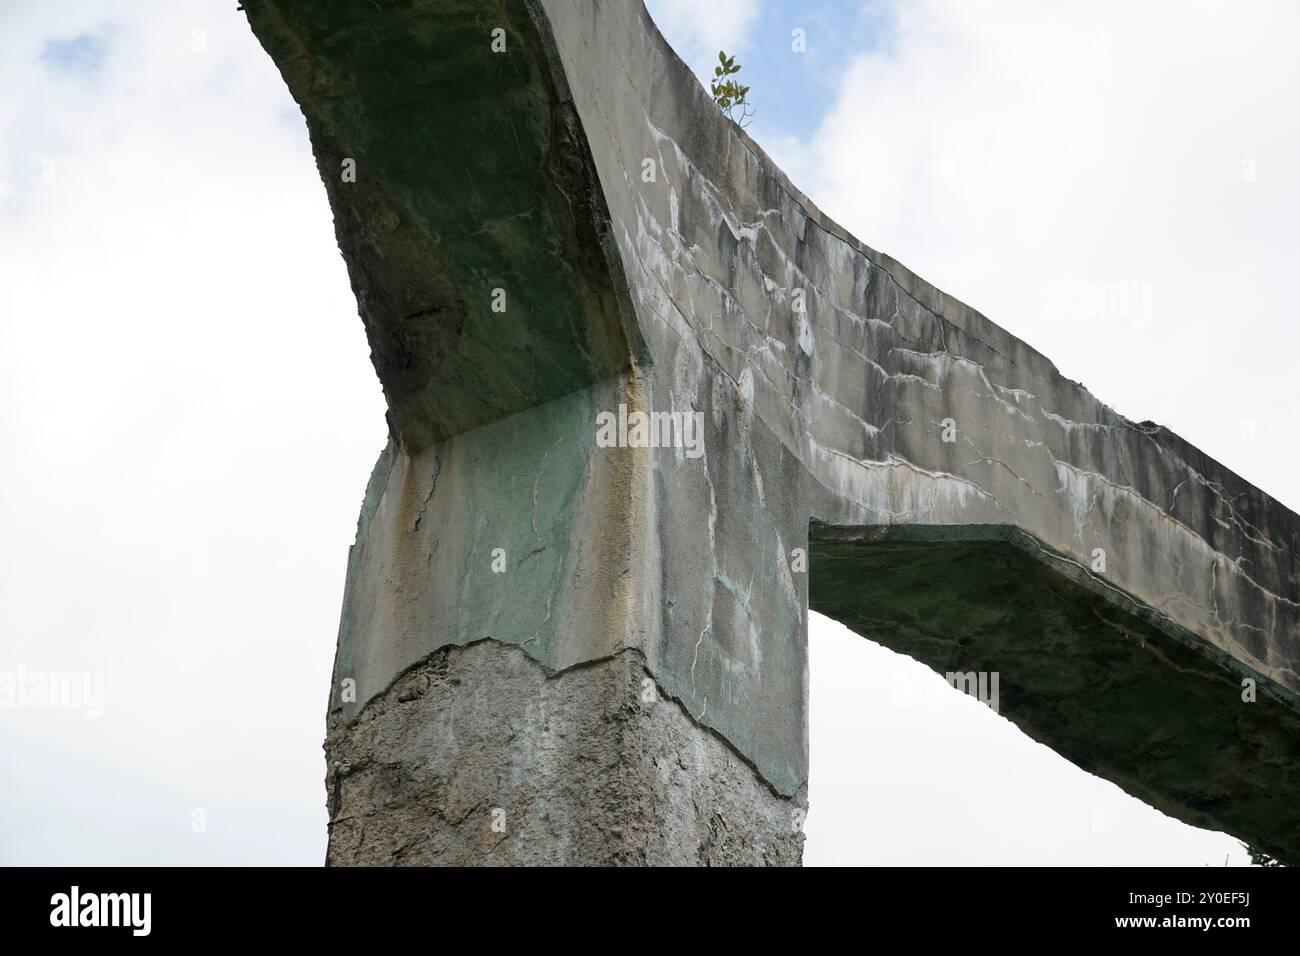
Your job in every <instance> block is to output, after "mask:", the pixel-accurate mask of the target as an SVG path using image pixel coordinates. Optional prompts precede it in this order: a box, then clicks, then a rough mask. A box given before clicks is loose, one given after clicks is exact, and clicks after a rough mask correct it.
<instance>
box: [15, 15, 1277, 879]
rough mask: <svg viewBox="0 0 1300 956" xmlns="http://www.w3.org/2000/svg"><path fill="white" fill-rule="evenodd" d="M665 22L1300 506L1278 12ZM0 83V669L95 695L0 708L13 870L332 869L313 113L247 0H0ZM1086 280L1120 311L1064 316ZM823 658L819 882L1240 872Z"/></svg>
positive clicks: (1170, 422)
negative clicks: (857, 868) (84, 681)
mask: <svg viewBox="0 0 1300 956" xmlns="http://www.w3.org/2000/svg"><path fill="white" fill-rule="evenodd" d="M650 7H651V10H652V12H653V13H654V15H655V16H656V19H657V20H658V22H659V23H660V26H661V28H662V29H663V32H664V33H665V35H666V36H667V37H668V39H669V41H670V42H672V43H673V44H674V45H675V46H676V47H677V48H678V49H679V50H680V51H681V52H682V53H683V55H685V56H686V57H687V58H688V60H689V61H690V62H691V63H692V65H693V66H695V67H696V68H697V70H701V71H705V72H707V71H708V70H709V69H711V67H710V66H709V65H708V64H709V62H710V61H711V60H712V59H713V58H714V57H716V53H717V49H718V48H719V47H725V48H726V49H727V50H728V51H729V52H734V53H736V54H737V55H738V59H739V60H740V62H741V63H742V64H743V65H744V71H743V74H742V79H744V81H745V82H748V83H749V84H750V85H751V87H752V92H751V97H752V98H753V99H754V101H755V103H756V106H757V117H756V120H755V122H754V124H753V125H752V126H751V128H750V132H751V133H752V134H753V135H754V136H755V137H756V138H757V139H758V140H759V142H760V143H762V144H763V145H764V146H765V147H766V148H767V149H768V150H769V152H771V153H772V155H773V156H774V157H775V158H776V159H777V160H778V162H779V163H780V164H781V165H782V166H783V167H784V168H785V169H786V171H787V172H788V173H789V174H790V175H791V177H792V179H793V180H794V182H795V183H796V185H798V186H799V187H800V188H801V189H803V190H804V191H805V192H806V193H808V194H809V195H810V196H811V197H812V199H813V200H814V201H815V202H816V203H817V204H818V205H820V206H821V207H822V208H823V209H824V210H825V211H826V212H827V213H828V214H829V215H830V216H832V217H833V218H835V219H836V220H838V221H839V222H841V223H842V224H843V225H844V226H845V227H846V228H848V229H849V230H850V231H851V232H853V233H854V234H855V235H857V236H858V237H860V238H861V239H862V240H863V241H865V242H867V243H868V244H870V245H872V246H874V247H875V248H878V249H881V250H882V251H885V252H888V253H890V254H891V255H893V256H895V257H896V258H898V259H900V260H901V261H903V262H905V263H906V264H907V265H908V266H910V267H911V268H912V269H913V270H915V271H916V272H917V273H919V274H920V275H922V276H924V277H925V278H927V279H929V280H930V281H932V282H934V283H935V284H937V285H938V286H939V287H940V288H943V289H944V290H945V291H948V292H950V293H952V294H954V295H956V296H957V297H959V298H961V299H963V300H964V301H966V302H968V303H969V304H971V305H972V306H974V307H975V308H977V309H979V310H981V311H982V312H984V313H985V314H986V315H988V316H989V317H990V318H992V319H993V320H994V321H996V322H998V323H999V324H1001V325H1002V326H1004V327H1005V328H1007V329H1009V330H1010V331H1011V332H1013V333H1015V334H1016V335H1019V336H1020V337H1022V338H1024V339H1025V340H1026V341H1028V342H1029V343H1030V344H1032V345H1034V346H1035V347H1037V348H1038V349H1039V350H1040V351H1042V352H1044V353H1045V354H1047V355H1048V356H1050V357H1051V358H1052V359H1053V360H1054V361H1056V363H1057V365H1058V366H1059V367H1060V369H1061V371H1062V372H1063V373H1064V374H1065V375H1067V376H1069V377H1071V378H1074V379H1077V380H1081V381H1083V382H1084V383H1085V384H1086V385H1087V386H1088V387H1089V388H1090V389H1091V390H1092V391H1093V392H1094V393H1095V394H1096V395H1098V396H1099V397H1100V398H1101V399H1102V400H1104V401H1106V402H1107V403H1109V404H1111V405H1112V406H1113V407H1114V408H1116V409H1117V410H1119V411H1120V412H1121V413H1123V414H1125V415H1127V416H1129V417H1130V418H1134V419H1139V420H1141V419H1152V420H1155V421H1157V422H1160V423H1162V424H1165V425H1167V426H1169V427H1170V428H1172V429H1173V430H1175V431H1176V432H1178V433H1179V434H1181V435H1183V436H1184V437H1185V438H1187V439H1188V440H1190V441H1191V442H1192V443H1193V444H1195V445H1198V446H1199V447H1201V448H1202V449H1204V450H1205V451H1206V452H1207V453H1209V454H1210V455H1212V456H1214V457H1215V458H1217V459H1218V460H1220V461H1222V462H1224V463H1225V464H1227V465H1228V466H1229V467H1231V468H1233V469H1234V470H1236V471H1238V472H1239V473H1240V474H1242V475H1244V476H1245V477H1246V478H1247V479H1249V480H1250V481H1252V482H1254V483H1255V484H1258V485H1259V486H1261V487H1262V488H1264V489H1265V490H1266V491H1268V492H1270V493H1271V494H1273V495H1274V496H1276V497H1278V498H1280V499H1281V500H1282V501H1283V502H1285V503H1286V504H1288V505H1290V506H1291V507H1295V506H1296V505H1297V503H1300V484H1297V482H1300V479H1298V478H1297V470H1296V468H1295V457H1294V454H1293V451H1292V448H1293V445H1292V442H1291V437H1292V430H1293V427H1294V423H1295V422H1296V421H1297V416H1298V415H1300V399H1297V395H1296V387H1295V381H1296V360H1295V355H1296V354H1297V346H1300V330H1298V324H1297V322H1296V321H1295V316H1294V304H1293V303H1294V296H1293V294H1291V290H1290V288H1289V286H1290V285H1291V284H1292V277H1293V275H1294V272H1295V268H1296V266H1295V258H1296V254H1297V250H1298V248H1300V244H1298V243H1297V231H1298V230H1297V226H1296V223H1297V222H1298V221H1300V186H1297V184H1296V177H1295V170H1296V169H1297V168H1300V130H1298V129H1297V124H1296V122H1295V118H1296V117H1297V116H1300V76H1297V72H1298V71H1300V66H1298V65H1297V64H1298V63H1300V58H1297V57H1296V56H1295V55H1294V47H1295V44H1296V41H1297V38H1300V6H1297V5H1295V4H1291V3H1287V2H1282V0H1278V2H1276V3H1258V4H1252V3H1241V2H1235V0H1234V2H1232V3H1228V2H1199V3H1188V2H1179V3H1174V2H1172V0H1171V2H1161V3H1156V2H1151V3H1116V4H1106V3H1098V2H1095V0H1089V2H1085V3H1053V4H1051V5H1047V4H1041V3H1032V2H1023V3H1021V2H1001V3H989V4H980V3H973V2H969V0H961V2H952V3H938V2H908V3H906V4H901V3H900V4H898V5H897V6H895V5H894V4H892V3H853V2H849V0H838V2H819V3H811V4H806V5H805V4H795V3H779V2H776V0H765V2H764V0H713V2H710V3H703V4H702V3H699V2H698V0H654V2H652V3H651V4H650ZM796 28H800V29H803V30H804V31H805V34H806V44H807V52H805V53H795V52H793V51H792V50H791V48H790V46H791V31H792V30H794V29H796ZM0 88H2V89H3V90H4V93H3V95H0V407H2V408H3V410H4V411H3V413H2V414H0V449H3V451H2V452H0V454H3V458H0V461H2V462H3V465H4V467H3V469H0V522H2V523H3V528H4V532H5V533H4V535H3V537H0V671H8V672H16V671H18V669H19V668H26V669H28V670H30V671H79V672H80V671H89V672H92V673H96V674H102V677H103V695H102V697H103V699H102V711H103V713H102V716H99V717H87V716H86V715H85V714H83V713H82V712H80V711H75V710H50V709H38V708H21V709H13V708H9V709H4V710H0V741H3V743H0V779H3V780H5V781H6V783H7V784H8V785H7V786H4V787H0V821H3V822H0V862H3V863H65V864H92V863H236V862H246V863H302V864H318V863H320V862H321V861H322V860H323V857H324V841H325V822H326V815H325V792H324V785H323V776H324V762H323V757H322V754H321V750H320V745H321V740H322V736H323V714H324V710H325V703H326V697H327V694H328V685H329V672H330V665H331V661H332V659H333V652H334V642H335V636H336V633H337V617H338V611H339V605H340V600H341V594H342V584H343V574H344V566H345V561H346V556H347V548H348V545H349V544H350V543H351V541H352V538H353V535H354V533H355V527H356V517H357V511H358V508H359V505H360V500H361V494H362V491H363V489H364V486H365V481H366V478H367V476H368V474H369V471H370V467H371V465H372V464H373V461H374V458H375V456H376V455H377V454H378V452H379V450H380V448H381V447H382V445H383V443H384V437H385V427H384V421H383V402H382V397H381V395H380V391H379V387H378V384H377V382H376V380H375V376H374V373H373V371H372V369H371V367H370V364H369V360H368V357H367V356H368V348H367V345H366V341H365V336H364V333H363V330H362V327H361V323H360V321H359V319H358V318H357V317H356V308H355V302H354V300H353V297H352V294H351V291H350V289H349V287H348V281H347V275H346V271H345V269H344V266H343V262H342V260H341V259H340V257H339V254H338V251H337V248H336V246H335V243H334V237H333V229H332V226H331V221H330V214H329V209H328V206H327V204H326V200H325V193H324V190H323V188H322V186H321V185H320V182H319V179H318V177H317V174H316V170H315V167H314V164H313V162H312V160H311V155H310V151H309V148H308V144H307V137H306V130H305V126H304V124H303V121H302V119H301V116H300V114H299V113H298V110H297V107H296V106H295V105H294V104H293V102H292V101H291V99H290V98H289V96H288V94H287V92H286V91H285V89H284V86H283V83H282V81H281V80H280V78H279V76H278V74H277V73H276V71H275V69H274V67H273V66H272V64H271V62H270V60H269V58H267V57H266V55H265V54H264V53H263V52H262V50H261V49H260V47H259V46H258V45H257V43H256V41H255V40H254V39H253V37H252V34H251V33H250V31H249V30H248V27H247V24H246V22H245V21H244V18H243V15H242V14H241V13H239V12H238V11H237V10H236V4H235V3H234V2H233V0H229V2H215V0H210V2H168V3H165V4H164V3H155V4H148V3H143V2H124V0H116V2H114V0H107V2H95V3H92V2H66V3H59V4H49V3H42V2H35V0H33V2H22V0H16V2H15V0H10V2H6V3H4V4H3V5H0ZM1100 283H1125V284H1129V285H1128V286H1127V287H1131V288H1133V289H1135V290H1138V292H1139V293H1140V294H1139V296H1138V298H1136V299H1135V300H1134V302H1135V303H1136V304H1135V306H1134V307H1133V308H1130V309H1127V310H1123V309H1121V310H1119V311H1118V312H1115V311H1112V312H1110V313H1105V312H1103V313H1102V314H1093V315H1084V316H1081V315H1078V314H1069V315H1066V316H1062V314H1061V312H1060V309H1059V307H1058V306H1059V297H1058V298H1057V299H1055V300H1054V298H1053V296H1054V294H1057V293H1060V291H1061V290H1063V289H1071V288H1075V289H1077V288H1088V287H1089V284H1093V286H1094V287H1095V285H1096V284H1100ZM1054 302H1056V303H1058V304H1057V305H1054V304H1053V303H1054ZM1143 303H1145V305H1143ZM812 632H813V633H812V636H811V641H812V663H811V682H812V687H811V693H812V714H811V720H812V781H811V785H810V786H811V811H810V814H809V817H808V824H807V832H808V845H807V853H806V859H807V862H809V863H828V862H861V863H1085V864H1092V863H1185V864H1190V865H1201V864H1212V865H1222V863H1223V861H1224V859H1225V857H1228V856H1231V858H1232V859H1233V860H1234V861H1235V862H1240V861H1242V860H1243V859H1244V855H1243V854H1242V853H1241V852H1240V851H1239V850H1237V848H1236V847H1237V844H1236V842H1235V841H1233V840H1231V839H1229V838H1227V837H1225V836H1223V835H1221V834H1210V833H1206V832H1203V831H1198V830H1194V829H1192V828H1190V827H1186V826H1184V825H1182V824H1180V823H1177V822H1175V821H1172V820H1170V819H1168V818H1166V817H1163V816H1162V815H1161V814H1159V813H1157V812H1156V811H1154V810H1151V809H1150V808H1148V807H1146V806H1144V805H1142V804H1140V803H1139V802H1137V801H1135V800H1133V799H1131V798H1129V797H1127V796H1125V795H1124V794H1123V793H1122V792H1120V791H1119V790H1118V789H1117V788H1116V787H1114V786H1113V785H1111V784H1109V783H1106V782H1104V781H1100V780H1098V779H1096V778H1093V777H1090V776H1088V775H1087V774H1084V773H1083V772H1082V771H1079V770H1077V769H1076V768H1074V767H1072V766H1071V765H1070V764H1068V763H1067V762H1065V761H1064V760H1062V759H1061V758H1059V757H1057V756H1056V755H1055V754H1053V753H1052V752H1051V751H1049V750H1047V749H1046V748H1044V747H1042V746H1040V745H1038V744H1036V743H1034V742H1032V741H1030V740H1028V739H1027V738H1026V737H1024V735H1023V734H1021V733H1020V732H1019V731H1018V730H1016V729H1015V728H1014V727H1013V726H1012V725H1011V724H1010V723H1009V722H1007V721H1005V720H1003V719H1001V718H1000V717H997V716H996V715H995V714H993V713H992V712H991V711H989V710H988V709H986V708H982V707H981V706H980V705H978V704H976V703H974V702H972V701H970V700H969V699H965V698H961V697H959V696H957V695H956V694H955V693H944V691H946V690H947V689H946V688H945V687H944V686H943V681H942V679H941V678H940V677H938V676H937V675H934V674H932V673H930V672H929V671H928V670H927V669H925V668H922V667H920V666H919V665H916V664H915V663H914V662H911V661H908V660H906V659H904V658H900V657H898V656H897V655H894V654H892V653H890V652H889V651H886V650H884V649H882V648H879V647H877V646H875V645H872V644H870V643H869V642H867V641H865V640H863V639H861V638H859V637H856V636H854V635H851V634H848V633H847V632H845V631H844V630H843V629H842V628H839V627H838V626H837V625H834V624H832V623H830V622H827V621H823V620H821V619H816V618H815V619H814V622H813V625H812Z"/></svg>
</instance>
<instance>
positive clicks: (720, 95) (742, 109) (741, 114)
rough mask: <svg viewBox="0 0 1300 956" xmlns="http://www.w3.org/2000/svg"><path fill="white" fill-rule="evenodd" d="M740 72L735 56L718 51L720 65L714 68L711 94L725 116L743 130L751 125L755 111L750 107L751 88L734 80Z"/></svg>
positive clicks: (710, 85)
mask: <svg viewBox="0 0 1300 956" xmlns="http://www.w3.org/2000/svg"><path fill="white" fill-rule="evenodd" d="M739 72H740V64H739V63H737V62H736V58H735V57H734V56H727V54H726V51H725V50H719V51H718V65H717V66H715V67H714V68H713V82H712V83H710V84H709V92H710V93H712V94H713V102H715V103H717V104H718V109H720V110H722V113H723V115H724V116H726V117H727V119H729V120H731V121H732V122H733V123H735V124H736V125H737V126H739V127H740V128H741V129H744V128H745V127H746V126H748V125H749V123H750V120H752V119H753V118H754V111H753V110H752V109H751V108H750V105H749V87H748V86H744V85H742V84H740V83H738V82H736V80H735V79H734V77H735V76H736V74H737V73H739Z"/></svg>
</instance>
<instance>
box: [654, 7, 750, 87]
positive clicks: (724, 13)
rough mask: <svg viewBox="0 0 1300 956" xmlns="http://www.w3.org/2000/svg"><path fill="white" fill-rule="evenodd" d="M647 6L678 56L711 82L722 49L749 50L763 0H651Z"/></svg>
mask: <svg viewBox="0 0 1300 956" xmlns="http://www.w3.org/2000/svg"><path fill="white" fill-rule="evenodd" d="M646 6H647V8H648V9H649V10H650V15H651V16H652V17H654V21H655V23H656V24H657V25H658V27H659V29H660V32H662V33H663V34H664V36H665V37H669V38H671V43H672V45H673V49H675V50H676V51H677V54H678V56H680V57H681V58H682V59H683V60H685V61H686V62H687V63H688V64H689V65H690V67H691V69H692V70H694V71H695V73H696V75H697V76H699V77H700V78H701V81H702V82H707V80H708V77H710V76H711V75H712V73H713V66H714V64H715V63H716V61H717V58H718V51H719V50H726V51H727V53H729V54H732V55H736V54H741V53H744V52H745V51H746V50H747V49H748V47H749V42H750V36H751V33H752V31H753V28H754V26H755V24H756V23H757V22H758V15H759V12H760V8H761V6H762V0H709V2H707V3H700V2H699V0H650V2H648V3H647V4H646Z"/></svg>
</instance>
